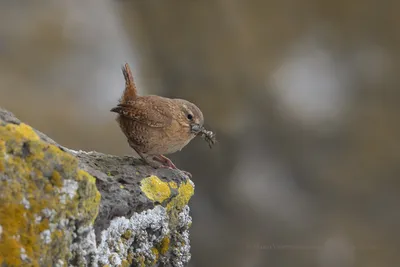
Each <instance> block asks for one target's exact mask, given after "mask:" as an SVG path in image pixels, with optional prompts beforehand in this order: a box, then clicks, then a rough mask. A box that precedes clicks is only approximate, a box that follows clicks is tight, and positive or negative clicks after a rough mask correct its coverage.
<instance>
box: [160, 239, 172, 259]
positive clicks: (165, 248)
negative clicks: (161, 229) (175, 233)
mask: <svg viewBox="0 0 400 267" xmlns="http://www.w3.org/2000/svg"><path fill="white" fill-rule="evenodd" d="M169 243H170V239H169V237H167V236H166V237H164V238H163V240H161V244H160V248H159V250H160V253H161V254H163V255H164V254H165V253H167V252H168V249H169Z"/></svg>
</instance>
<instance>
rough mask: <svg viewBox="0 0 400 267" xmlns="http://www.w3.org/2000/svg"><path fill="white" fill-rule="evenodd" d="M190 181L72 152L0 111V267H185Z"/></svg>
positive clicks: (136, 163)
mask: <svg viewBox="0 0 400 267" xmlns="http://www.w3.org/2000/svg"><path fill="white" fill-rule="evenodd" d="M193 193H194V184H193V183H192V181H191V180H190V179H189V178H188V177H187V176H186V175H185V174H184V173H183V172H181V171H179V170H168V169H157V170H155V169H153V168H151V167H150V166H146V165H143V163H142V162H141V161H140V160H138V159H134V158H132V157H127V156H125V157H117V156H112V155H105V154H102V153H98V152H84V151H74V150H70V149H67V148H65V147H62V146H60V145H58V144H57V143H56V142H54V141H53V140H52V139H50V138H48V137H47V136H46V135H44V134H43V133H41V132H39V131H37V130H35V129H33V128H31V127H30V126H28V125H26V124H24V123H22V122H20V121H19V120H18V119H17V118H15V117H14V115H13V114H12V113H10V112H8V111H6V110H3V109H0V266H185V265H187V263H188V262H189V260H190V243H189V227H190V225H191V222H192V220H191V217H190V215H189V206H188V202H189V199H190V198H191V196H192V195H193Z"/></svg>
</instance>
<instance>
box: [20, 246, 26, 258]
mask: <svg viewBox="0 0 400 267" xmlns="http://www.w3.org/2000/svg"><path fill="white" fill-rule="evenodd" d="M20 256H21V260H23V261H26V260H28V255H26V251H25V249H24V248H21V249H20Z"/></svg>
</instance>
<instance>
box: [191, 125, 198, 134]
mask: <svg viewBox="0 0 400 267" xmlns="http://www.w3.org/2000/svg"><path fill="white" fill-rule="evenodd" d="M190 130H191V132H192V133H194V134H198V133H199V132H200V131H201V126H200V125H198V124H192V125H191V129H190Z"/></svg>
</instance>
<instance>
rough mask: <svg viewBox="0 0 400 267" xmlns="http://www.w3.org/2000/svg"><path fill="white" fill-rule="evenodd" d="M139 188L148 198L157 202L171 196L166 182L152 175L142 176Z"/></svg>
mask: <svg viewBox="0 0 400 267" xmlns="http://www.w3.org/2000/svg"><path fill="white" fill-rule="evenodd" d="M140 189H141V190H142V192H143V193H144V194H145V195H146V197H147V198H148V199H150V200H152V201H154V202H158V203H162V202H164V200H166V199H168V198H170V196H171V189H170V188H169V186H168V183H167V182H164V181H161V180H160V178H158V177H157V176H154V175H152V176H150V177H147V178H144V179H143V180H142V181H141V183H140Z"/></svg>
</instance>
